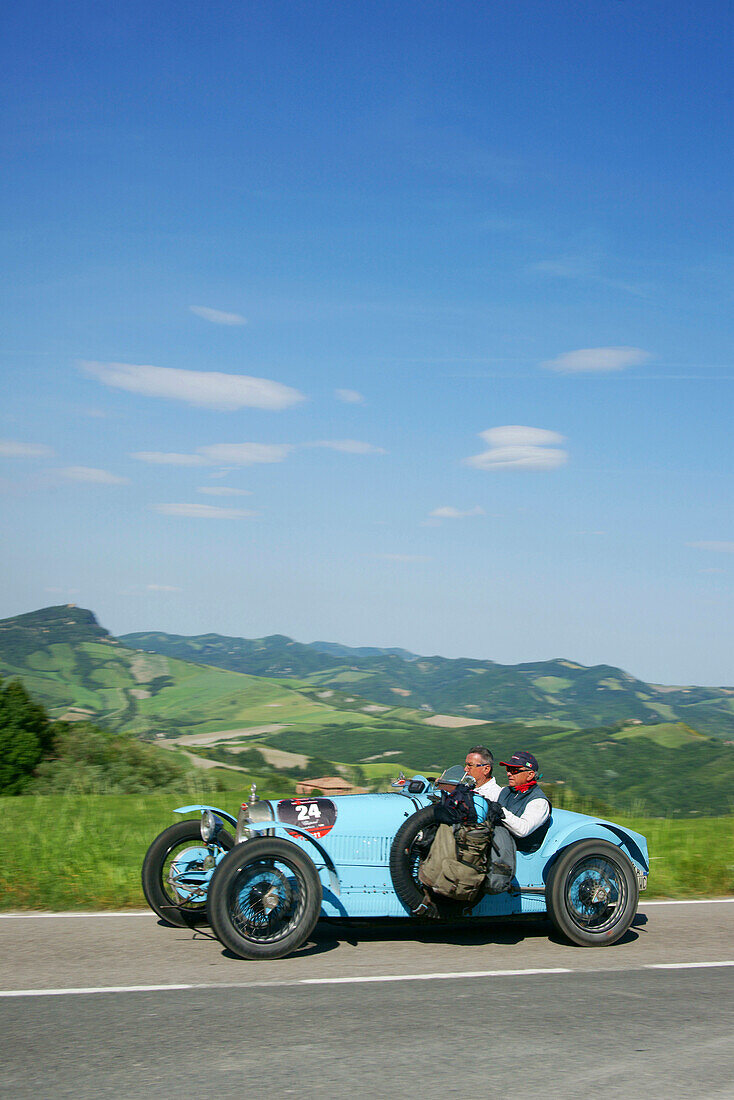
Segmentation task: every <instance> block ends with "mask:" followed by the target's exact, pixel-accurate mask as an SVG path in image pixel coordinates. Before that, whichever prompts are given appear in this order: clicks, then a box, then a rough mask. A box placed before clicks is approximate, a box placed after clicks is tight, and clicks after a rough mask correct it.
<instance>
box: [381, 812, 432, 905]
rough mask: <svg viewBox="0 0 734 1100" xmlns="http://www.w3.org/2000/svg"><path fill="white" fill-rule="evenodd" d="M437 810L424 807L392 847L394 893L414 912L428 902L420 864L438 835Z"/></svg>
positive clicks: (411, 817)
mask: <svg viewBox="0 0 734 1100" xmlns="http://www.w3.org/2000/svg"><path fill="white" fill-rule="evenodd" d="M434 810H435V807H434V806H425V807H424V808H423V809H422V810H418V811H417V812H416V813H414V814H412V815H411V816H410V817H409V818H408V819H407V821H404V822H403V824H402V825H401V826H400V828H399V829H398V831H397V833H396V834H395V839H394V840H393V842H392V847H391V848H390V877H391V878H392V884H393V886H394V888H395V893H396V894H397V895H398V897H399V898H400V900H401V901H402V903H403V905H404V906H405V908H406V909H407V910H408V911H409V912H411V913H413V912H415V910H416V909H418V908H419V907H420V906H421V905H423V904H424V902H425V900H426V895H425V887H424V886H423V885H422V883H421V881H420V879H419V878H418V865H419V864H420V861H421V859H423V858H425V856H426V855H427V853H428V848H429V847H430V841H431V840H432V839H433V837H434V836H435V833H436V829H435V821H434ZM431 826H433V828H432V829H431Z"/></svg>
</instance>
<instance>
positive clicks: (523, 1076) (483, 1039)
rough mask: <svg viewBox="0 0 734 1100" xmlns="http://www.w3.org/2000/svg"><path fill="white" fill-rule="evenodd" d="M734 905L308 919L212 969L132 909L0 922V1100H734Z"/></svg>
mask: <svg viewBox="0 0 734 1100" xmlns="http://www.w3.org/2000/svg"><path fill="white" fill-rule="evenodd" d="M733 932H734V901H732V902H723V903H722V902H711V903H690V904H673V905H669V904H660V903H646V902H645V901H643V902H642V903H641V905H640V913H639V915H638V923H637V924H636V925H635V927H634V928H633V930H631V931H630V933H628V935H627V937H626V938H625V940H623V941H622V942H620V943H619V944H617V945H615V946H613V947H610V948H601V949H591V950H588V949H582V948H577V947H572V946H570V945H567V944H565V943H562V942H561V941H560V940H559V939H557V938H556V937H555V936H554V934H553V933H552V931H551V928H550V925H548V924H547V923H546V922H543V921H540V922H517V921H516V922H512V923H508V924H494V925H482V926H477V925H465V926H464V927H461V928H458V929H451V930H450V929H447V928H445V927H443V926H423V927H420V926H415V925H413V924H412V923H409V922H407V921H405V922H399V923H397V922H393V923H391V924H382V925H376V924H375V923H374V922H372V923H370V924H365V925H362V926H356V927H355V926H349V925H346V924H341V925H323V926H322V925H319V927H318V928H317V931H316V934H315V937H314V939H313V940H312V941H311V942H310V943H309V944H307V945H306V946H305V947H304V948H303V949H302V950H301V951H299V952H298V954H297V955H295V956H293V957H292V958H289V959H283V960H280V961H278V962H272V963H254V962H245V961H243V960H240V959H235V958H232V957H230V956H229V955H228V954H227V953H226V951H224V950H223V949H222V947H221V945H220V944H219V943H218V941H216V940H214V939H212V938H210V937H209V936H208V935H207V934H206V932H198V933H192V932H190V931H187V930H180V929H172V928H167V927H165V926H163V925H162V924H160V923H158V921H157V918H156V917H155V916H154V915H153V914H151V913H145V914H124V915H123V914H121V915H109V914H107V915H103V914H96V915H94V914H88V915H59V916H33V915H19V916H18V917H13V916H10V917H9V916H0V942H1V950H0V1062H1V1063H2V1065H1V1068H0V1094H2V1095H8V1096H13V1097H31V1096H32V1097H34V1100H35V1098H39V1097H67V1096H69V1097H71V1096H74V1097H75V1098H79V1100H86V1098H88V1097H98V1096H107V1095H110V1096H111V1095H115V1096H116V1097H118V1098H125V1097H130V1098H137V1097H143V1096H145V1097H150V1096H151V1095H155V1096H156V1097H164V1098H166V1097H172V1098H173V1097H176V1098H177V1100H178V1098H180V1097H181V1096H182V1095H184V1096H186V1097H199V1096H205V1095H209V1094H210V1095H211V1096H212V1097H225V1098H227V1097H238V1098H240V1097H241V1098H245V1097H247V1098H248V1100H250V1097H251V1095H252V1092H253V1090H256V1091H257V1093H258V1094H259V1095H267V1096H269V1097H280V1096H290V1095H297V1096H301V1097H312V1096H313V1097H316V1096H321V1095H330V1096H338V1097H341V1096H345V1095H351V1094H353V1093H354V1094H356V1095H357V1096H358V1097H359V1098H360V1100H364V1098H371V1097H377V1096H380V1097H381V1096H384V1095H386V1094H387V1095H391V1096H401V1097H402V1096H413V1095H418V1096H420V1097H429V1098H433V1097H445V1096H447V1095H449V1096H452V1095H456V1096H461V1097H463V1098H464V1100H468V1098H471V1097H474V1096H484V1095H487V1094H494V1093H500V1094H507V1095H509V1096H511V1097H512V1098H513V1100H515V1098H525V1097H528V1098H529V1097H533V1098H534V1100H538V1098H539V1097H541V1096H552V1097H556V1096H557V1097H564V1098H569V1100H574V1098H577V1097H578V1098H581V1097H584V1098H587V1097H588V1096H589V1095H595V1096H601V1097H604V1098H607V1097H639V1096H640V1095H644V1093H645V1092H651V1091H652V1090H654V1093H655V1095H656V1096H659V1097H665V1098H668V1097H670V1098H677V1097H696V1098H699V1097H707V1098H709V1097H711V1098H723V1097H726V1098H733V1097H734V937H733V936H732V933H733Z"/></svg>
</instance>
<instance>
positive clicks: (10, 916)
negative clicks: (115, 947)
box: [0, 909, 155, 920]
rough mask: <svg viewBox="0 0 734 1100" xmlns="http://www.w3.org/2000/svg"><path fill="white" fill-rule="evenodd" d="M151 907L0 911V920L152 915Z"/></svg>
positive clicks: (153, 914)
mask: <svg viewBox="0 0 734 1100" xmlns="http://www.w3.org/2000/svg"><path fill="white" fill-rule="evenodd" d="M154 916H155V913H154V912H153V910H152V909H120V910H118V911H117V912H115V911H113V910H110V911H109V912H107V911H104V912H103V911H97V912H87V913H85V912H84V911H82V910H80V911H79V912H78V913H0V920H57V919H61V920H63V919H66V918H69V917H77V918H79V917H86V918H87V919H88V918H90V917H154Z"/></svg>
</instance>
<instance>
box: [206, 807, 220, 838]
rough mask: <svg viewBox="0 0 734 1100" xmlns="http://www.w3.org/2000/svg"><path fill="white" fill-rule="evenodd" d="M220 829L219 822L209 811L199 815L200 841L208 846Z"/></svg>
mask: <svg viewBox="0 0 734 1100" xmlns="http://www.w3.org/2000/svg"><path fill="white" fill-rule="evenodd" d="M221 828H222V822H221V820H220V819H219V818H218V817H217V816H216V814H213V813H212V812H211V810H204V811H203V812H202V815H201V839H202V840H203V841H204V843H205V844H209V843H210V842H211V841H212V840H214V838H215V837H216V835H217V833H218V832H219V831H220V829H221Z"/></svg>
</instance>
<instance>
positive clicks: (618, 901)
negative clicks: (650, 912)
mask: <svg viewBox="0 0 734 1100" xmlns="http://www.w3.org/2000/svg"><path fill="white" fill-rule="evenodd" d="M546 899H547V905H548V913H549V915H550V918H551V920H552V921H553V923H554V924H555V926H556V928H557V929H558V931H559V932H561V933H563V935H564V936H565V937H566V938H567V939H569V940H571V942H572V943H575V944H578V945H579V946H580V947H606V946H608V945H609V944H612V943H616V942H617V940H618V939H621V937H622V936H623V935H624V934H625V932H626V931H627V929H628V928H629V927H630V925H631V924H632V921H633V920H634V917H635V913H636V912H637V902H638V900H639V886H638V883H637V875H636V873H635V869H634V867H633V865H632V863H631V861H630V859H629V858H628V857H627V855H625V853H624V852H623V851H622V850H621V848H618V847H616V845H614V844H610V843H609V842H608V841H606V840H582V841H580V842H579V843H578V844H572V845H571V847H570V848H567V849H566V851H565V852H563V853H562V854H561V855H560V856H559V858H558V859H557V861H556V862H555V863H554V864H553V866H552V868H551V871H550V875H549V876H548V882H547V885H546Z"/></svg>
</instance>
